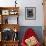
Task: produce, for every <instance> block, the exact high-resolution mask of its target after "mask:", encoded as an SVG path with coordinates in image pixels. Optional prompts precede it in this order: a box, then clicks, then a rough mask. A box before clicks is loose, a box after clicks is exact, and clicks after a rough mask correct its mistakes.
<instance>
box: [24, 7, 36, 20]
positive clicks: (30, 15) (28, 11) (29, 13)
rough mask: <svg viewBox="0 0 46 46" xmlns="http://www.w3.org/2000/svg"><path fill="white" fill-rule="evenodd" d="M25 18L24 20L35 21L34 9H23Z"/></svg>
mask: <svg viewBox="0 0 46 46" xmlns="http://www.w3.org/2000/svg"><path fill="white" fill-rule="evenodd" d="M25 18H26V20H35V19H36V7H25Z"/></svg>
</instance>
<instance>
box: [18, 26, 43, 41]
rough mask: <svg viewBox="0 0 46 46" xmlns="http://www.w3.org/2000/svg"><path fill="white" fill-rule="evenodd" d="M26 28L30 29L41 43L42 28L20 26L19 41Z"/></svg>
mask: <svg viewBox="0 0 46 46" xmlns="http://www.w3.org/2000/svg"><path fill="white" fill-rule="evenodd" d="M28 28H32V29H33V30H34V31H35V32H36V33H37V37H38V39H39V41H40V42H43V30H42V26H21V27H20V31H19V39H20V41H21V40H22V38H23V35H24V33H25V31H26V30H27V29H28Z"/></svg>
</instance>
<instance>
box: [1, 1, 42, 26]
mask: <svg viewBox="0 0 46 46" xmlns="http://www.w3.org/2000/svg"><path fill="white" fill-rule="evenodd" d="M14 1H15V0H9V1H8V0H0V6H2V7H4V6H6V7H7V6H15V3H14ZM17 3H18V6H19V7H20V9H19V15H20V16H19V24H20V26H43V6H42V0H21V1H20V0H17ZM25 7H36V20H25Z"/></svg>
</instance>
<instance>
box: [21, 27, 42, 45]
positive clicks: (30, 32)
mask: <svg viewBox="0 0 46 46" xmlns="http://www.w3.org/2000/svg"><path fill="white" fill-rule="evenodd" d="M32 36H34V37H35V38H36V39H37V35H36V33H35V32H34V31H33V29H32V28H28V29H27V30H26V32H25V34H24V37H23V38H22V42H21V45H22V46H27V45H26V43H25V39H28V38H29V37H32ZM35 46H41V44H40V42H39V41H38V42H37V44H36V45H35Z"/></svg>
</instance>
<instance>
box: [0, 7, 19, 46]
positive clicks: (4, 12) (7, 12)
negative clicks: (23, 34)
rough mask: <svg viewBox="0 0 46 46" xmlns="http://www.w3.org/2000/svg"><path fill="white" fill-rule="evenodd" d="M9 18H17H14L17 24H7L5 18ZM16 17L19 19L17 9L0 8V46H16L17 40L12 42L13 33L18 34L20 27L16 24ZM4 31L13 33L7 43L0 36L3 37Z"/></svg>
mask: <svg viewBox="0 0 46 46" xmlns="http://www.w3.org/2000/svg"><path fill="white" fill-rule="evenodd" d="M9 16H14V17H16V16H17V18H16V21H17V23H16V24H9V23H8V18H7V17H9ZM18 17H19V7H0V18H1V19H0V20H1V24H0V32H1V41H0V46H18V42H19V40H18V39H17V41H16V39H15V41H13V39H14V38H15V33H18V31H19V29H20V26H19V24H18ZM5 18H6V19H5ZM16 21H15V22H16ZM4 29H11V30H10V31H14V33H13V34H14V37H13V39H10V40H9V41H7V40H6V41H5V40H4V39H3V37H2V35H4V34H2V33H4V32H3V31H4ZM13 34H12V35H13ZM7 35H8V34H7ZM10 36H11V35H10ZM16 37H17V38H18V36H17V34H16ZM11 38H12V37H11Z"/></svg>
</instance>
